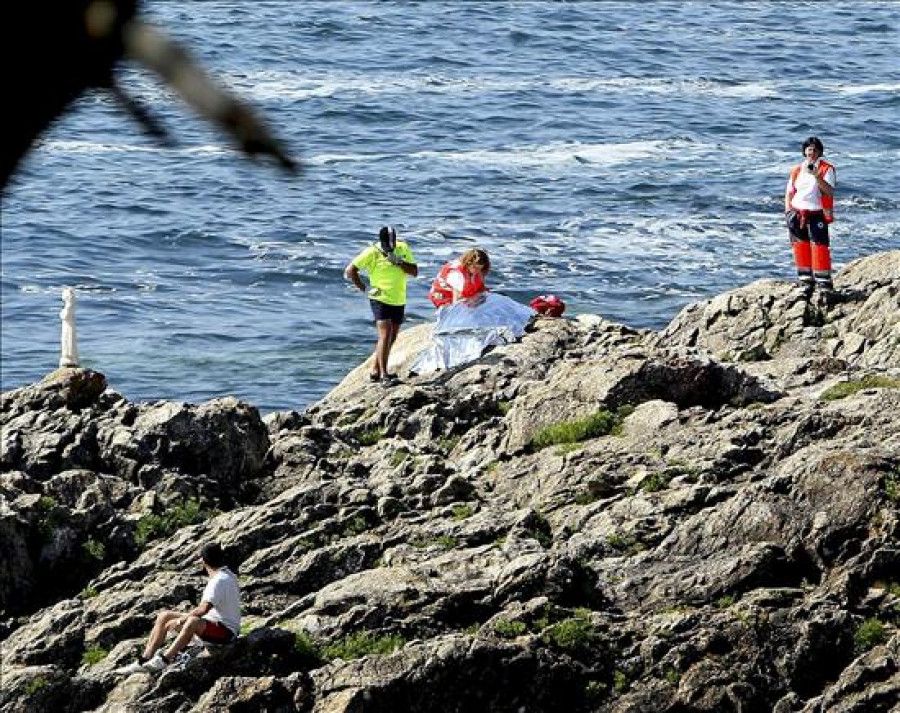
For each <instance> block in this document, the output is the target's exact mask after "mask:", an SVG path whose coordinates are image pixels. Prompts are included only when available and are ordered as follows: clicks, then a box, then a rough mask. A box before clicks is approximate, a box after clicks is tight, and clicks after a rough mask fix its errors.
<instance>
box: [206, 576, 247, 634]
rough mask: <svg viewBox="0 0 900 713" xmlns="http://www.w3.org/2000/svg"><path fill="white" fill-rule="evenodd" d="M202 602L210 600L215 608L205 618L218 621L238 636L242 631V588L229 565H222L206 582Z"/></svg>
mask: <svg viewBox="0 0 900 713" xmlns="http://www.w3.org/2000/svg"><path fill="white" fill-rule="evenodd" d="M200 601H201V602H209V603H210V604H212V606H213V608H212V609H210V610H209V611H208V612H207V613H206V614H205V615H204V617H203V618H204V619H208V620H209V621H217V622H219V623H220V624H223V625H224V626H226V627H228V628H229V629H230V630H231V631H233V632H234V635H235V636H237V635H238V634H240V632H241V589H240V587H239V586H238V581H237V577H235V576H234V572H232V571H231V570H230V569H228V567H222V568H221V569H219V570H218V571H217V572H216V573H215V574H214V575H213V576H212V577H210V578H209V582H207V583H206V588H205V589H204V590H203V597H202V598H201V600H200Z"/></svg>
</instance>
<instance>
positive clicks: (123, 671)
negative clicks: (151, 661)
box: [116, 661, 147, 676]
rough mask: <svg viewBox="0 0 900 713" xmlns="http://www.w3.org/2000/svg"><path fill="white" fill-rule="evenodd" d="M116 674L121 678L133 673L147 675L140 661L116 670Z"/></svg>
mask: <svg viewBox="0 0 900 713" xmlns="http://www.w3.org/2000/svg"><path fill="white" fill-rule="evenodd" d="M116 673H118V674H119V675H121V676H130V675H131V674H133V673H147V669H145V668H144V664H142V663H141V662H140V661H133V662H132V663H130V664H128V665H127V666H122V667H121V668H117V669H116Z"/></svg>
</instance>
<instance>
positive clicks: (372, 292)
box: [366, 287, 381, 297]
mask: <svg viewBox="0 0 900 713" xmlns="http://www.w3.org/2000/svg"><path fill="white" fill-rule="evenodd" d="M366 294H367V295H368V296H369V297H378V295H380V294H381V289H380V288H378V287H370V288H369V291H368V292H366Z"/></svg>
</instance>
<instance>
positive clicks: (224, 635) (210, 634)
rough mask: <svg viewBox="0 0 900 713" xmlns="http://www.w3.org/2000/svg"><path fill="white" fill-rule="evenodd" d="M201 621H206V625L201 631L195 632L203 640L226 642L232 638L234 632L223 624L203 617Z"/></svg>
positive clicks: (216, 642) (213, 642)
mask: <svg viewBox="0 0 900 713" xmlns="http://www.w3.org/2000/svg"><path fill="white" fill-rule="evenodd" d="M203 621H205V622H206V626H205V627H204V628H203V633H202V634H197V636H199V637H200V638H201V639H203V640H204V641H208V642H210V643H211V644H227V643H228V642H229V641H231V640H232V639H234V632H233V631H232V630H231V629H229V628H228V627H227V626H225V625H224V624H221V623H219V622H217V621H210V620H209V619H204V620H203Z"/></svg>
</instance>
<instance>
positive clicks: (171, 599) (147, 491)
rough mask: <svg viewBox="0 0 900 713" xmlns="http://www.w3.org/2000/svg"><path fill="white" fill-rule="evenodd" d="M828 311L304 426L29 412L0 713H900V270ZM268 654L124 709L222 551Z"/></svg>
mask: <svg viewBox="0 0 900 713" xmlns="http://www.w3.org/2000/svg"><path fill="white" fill-rule="evenodd" d="M835 282H836V287H837V289H838V291H839V294H838V296H837V298H836V299H834V300H830V301H828V302H827V303H826V302H825V301H824V300H819V299H818V298H816V297H814V298H813V299H812V300H809V301H808V300H806V299H805V298H804V296H803V295H802V293H800V292H799V291H798V290H796V289H795V288H793V287H792V286H791V285H788V284H786V283H780V282H774V281H762V282H758V283H754V284H752V285H748V286H746V287H744V288H741V289H737V290H733V291H732V292H729V293H726V294H724V295H720V296H718V297H716V298H714V299H712V300H709V301H706V302H702V303H698V304H695V305H691V306H688V307H686V308H685V309H684V310H683V311H682V312H681V314H679V315H678V316H677V317H676V318H675V319H674V320H673V321H672V323H671V324H670V325H669V326H668V327H667V328H666V329H665V330H663V331H662V332H660V333H654V332H649V331H642V330H635V329H631V328H629V327H626V326H623V325H619V324H613V323H611V322H608V321H606V320H604V319H602V318H599V317H593V316H583V317H579V318H578V319H576V320H553V319H539V320H538V321H537V322H536V323H535V324H534V325H533V327H532V328H531V330H530V331H529V333H528V334H526V336H525V337H524V338H523V339H522V340H521V341H520V342H519V343H516V344H512V345H507V346H504V347H501V348H497V349H495V350H493V351H491V352H489V353H488V354H486V355H485V356H483V357H482V358H481V359H480V360H478V361H477V362H475V363H473V364H470V365H468V366H466V367H463V368H459V369H456V370H453V371H450V372H445V373H440V374H438V375H433V376H430V377H427V378H426V377H420V376H416V375H412V374H410V373H409V371H408V369H409V364H411V362H412V359H413V357H414V355H415V353H416V351H417V350H418V349H419V348H420V347H421V346H422V344H423V343H424V341H425V340H426V339H427V327H418V328H414V329H412V330H409V332H405V333H403V334H401V337H400V341H399V342H398V349H397V351H396V354H395V357H396V367H397V368H398V370H399V371H400V373H401V375H402V376H403V382H402V383H401V384H399V385H397V386H394V387H390V388H386V387H382V386H380V385H372V384H370V383H369V382H368V379H367V378H366V368H365V365H361V366H360V368H359V369H357V370H355V371H354V372H352V373H351V374H350V375H348V377H347V378H346V379H345V380H344V382H343V383H341V384H340V385H339V386H338V387H337V388H336V389H335V390H334V391H333V392H332V393H331V394H329V396H327V397H326V398H324V399H323V400H322V401H320V402H319V403H317V404H315V405H313V406H312V407H310V408H309V409H308V410H307V411H306V412H304V413H293V412H292V413H280V414H271V415H269V416H267V417H266V418H265V419H263V418H261V417H260V415H259V413H258V412H257V411H256V409H255V408H253V407H252V406H250V405H248V404H245V403H241V402H239V401H236V400H234V399H230V398H225V399H218V400H216V401H212V402H209V403H207V404H202V405H190V404H181V403H166V402H160V403H148V404H135V403H130V402H128V401H127V400H126V399H125V398H124V397H123V396H121V395H119V394H116V393H115V392H114V391H112V390H110V389H109V388H108V386H107V384H106V382H105V379H104V378H103V376H102V375H101V374H98V373H96V372H91V371H88V370H79V369H75V370H60V371H58V372H54V374H51V375H50V376H49V377H48V378H47V379H45V380H44V381H43V382H41V383H39V384H35V385H33V386H29V387H27V388H24V389H20V390H17V391H14V392H9V393H6V394H3V397H2V401H0V419H2V429H3V432H2V443H3V452H2V459H0V467H2V473H0V535H2V537H0V540H2V545H3V546H2V548H0V575H2V576H0V610H2V621H0V641H2V643H0V652H2V668H0V708H2V709H3V710H31V711H148V712H149V711H235V712H237V711H251V710H252V711H306V712H310V713H313V712H314V713H326V712H327V713H338V712H346V713H350V712H355V711H376V712H377V711H401V710H417V711H425V710H427V711H432V712H435V713H438V712H442V711H447V712H450V711H460V712H461V711H480V710H483V711H496V712H501V713H502V712H503V711H510V712H512V711H517V712H518V711H527V712H533V711H548V712H549V711H573V712H578V711H616V712H618V711H623V712H624V711H648V712H650V711H653V712H656V711H673V712H674V711H767V710H773V711H779V713H789V712H793V711H797V712H799V711H804V712H807V713H812V712H813V711H860V713H862V711H866V712H870V711H891V710H895V706H896V704H897V700H898V699H900V634H898V629H897V625H898V619H900V577H898V574H897V573H898V572H900V543H898V533H900V513H898V506H900V252H891V253H885V254H880V255H874V256H871V257H869V258H866V259H863V260H859V261H856V262H854V263H851V264H850V265H848V266H847V267H846V268H844V270H842V271H841V272H840V273H839V274H838V275H837V277H836V280H835ZM212 540H217V541H220V542H221V543H222V544H223V545H224V546H225V548H226V551H227V553H228V556H229V557H230V559H231V560H232V564H233V566H234V567H235V569H236V570H237V571H238V573H239V576H240V582H241V586H242V591H243V596H244V616H245V624H244V632H243V635H242V636H241V637H240V638H239V639H238V640H237V641H236V642H235V643H234V644H232V645H229V646H226V647H221V648H218V649H214V650H209V651H202V652H200V653H199V654H198V655H194V656H192V657H191V658H190V660H188V661H187V662H185V663H182V664H181V665H179V666H175V667H173V668H171V669H170V670H167V671H165V672H164V673H163V674H162V675H160V676H150V675H148V674H134V675H132V676H130V677H122V676H119V675H117V674H116V673H115V669H116V668H117V667H119V666H121V665H123V664H125V663H128V662H130V660H131V659H132V658H133V657H134V656H135V654H136V653H137V651H138V650H139V648H140V646H141V645H142V643H143V640H144V638H145V637H146V635H147V633H148V632H149V629H150V626H151V624H152V622H153V618H154V616H155V613H156V612H157V611H158V610H160V609H163V608H179V607H182V608H186V607H189V606H193V605H194V604H196V602H197V599H198V597H199V595H200V592H201V591H202V587H203V585H204V578H202V577H200V576H199V575H198V573H197V551H198V549H199V547H200V545H202V544H203V543H205V542H208V541H212Z"/></svg>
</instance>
